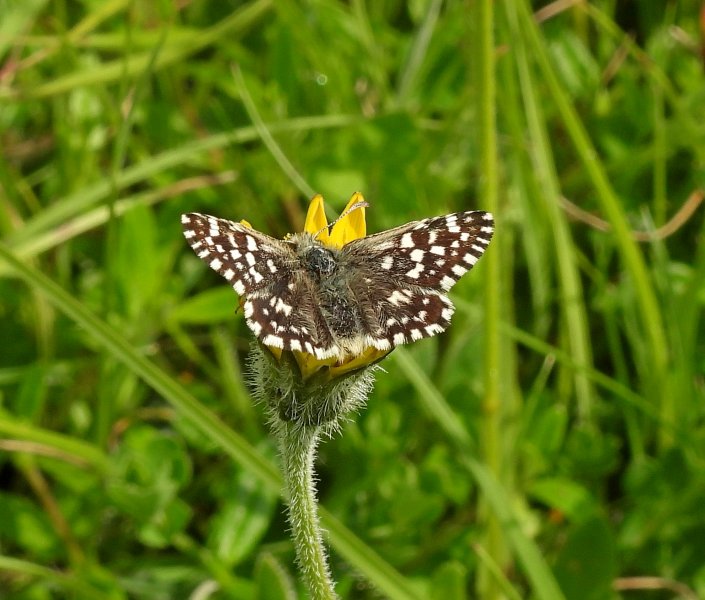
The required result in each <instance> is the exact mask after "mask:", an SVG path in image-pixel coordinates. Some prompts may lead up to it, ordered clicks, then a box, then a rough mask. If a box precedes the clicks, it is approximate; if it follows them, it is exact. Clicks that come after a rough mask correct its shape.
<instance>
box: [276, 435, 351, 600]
mask: <svg viewBox="0 0 705 600" xmlns="http://www.w3.org/2000/svg"><path fill="white" fill-rule="evenodd" d="M275 430H276V435H277V437H278V439H279V447H280V451H281V457H282V463H283V464H282V467H283V471H284V485H285V488H286V497H287V501H288V507H289V511H288V513H289V524H290V525H291V531H292V534H293V538H294V546H295V547H296V558H297V561H298V563H299V567H300V569H301V573H302V575H303V577H304V581H305V582H306V585H307V587H308V589H309V593H310V594H311V599H312V600H335V599H337V597H338V596H337V595H336V594H335V591H334V589H333V588H334V585H333V580H332V578H331V574H330V569H329V568H328V559H327V556H326V552H325V549H324V547H323V538H322V535H321V527H320V524H319V521H318V512H317V510H316V488H315V483H314V474H313V463H314V460H315V457H316V448H317V446H318V440H319V439H320V434H321V427H320V426H317V425H302V424H300V423H296V422H291V421H289V422H286V421H279V422H278V423H277V424H276V426H275Z"/></svg>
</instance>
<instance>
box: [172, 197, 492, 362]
mask: <svg viewBox="0 0 705 600" xmlns="http://www.w3.org/2000/svg"><path fill="white" fill-rule="evenodd" d="M182 224H183V228H184V235H185V237H186V239H187V240H188V242H189V244H190V245H191V247H192V248H193V250H194V251H195V252H196V254H197V255H198V256H199V258H201V259H202V260H203V261H205V262H206V263H207V264H208V265H209V266H210V267H211V268H212V269H213V270H215V271H217V272H218V273H219V274H220V275H222V276H223V277H224V278H225V279H227V280H228V281H229V282H230V284H231V285H232V286H233V288H234V289H235V291H236V292H237V293H238V294H239V295H240V296H242V297H243V310H244V315H245V319H246V321H247V325H248V326H249V328H250V329H251V330H252V331H253V333H254V334H255V335H256V336H257V337H258V338H259V339H260V340H261V341H262V342H263V343H264V344H266V345H268V346H273V347H277V348H282V349H284V350H298V351H302V352H308V353H309V354H313V355H314V356H316V357H317V358H319V359H326V358H329V357H333V356H337V357H339V358H341V359H342V358H343V357H344V356H346V355H350V354H353V355H354V354H356V353H357V352H360V351H362V350H363V349H364V348H365V347H369V346H374V347H376V348H378V349H380V350H388V349H391V348H393V347H394V346H397V345H399V344H404V343H407V342H411V341H414V340H418V339H421V338H424V337H429V336H432V335H435V334H437V333H440V332H441V331H443V330H445V329H446V327H448V325H449V324H450V318H451V316H452V315H453V311H454V307H453V304H452V302H451V301H450V300H449V299H448V297H447V296H446V294H447V292H448V291H449V290H450V288H451V287H452V286H453V285H454V284H455V283H456V282H457V281H458V279H459V278H460V277H461V276H462V275H464V274H465V273H466V272H467V271H469V270H470V269H471V268H472V267H473V266H474V265H475V263H476V262H477V261H478V259H479V258H480V256H482V254H483V253H484V251H485V249H486V248H487V246H488V244H489V243H490V240H491V238H492V233H493V231H494V229H493V225H494V222H493V219H492V215H490V214H489V213H486V212H482V211H471V212H460V213H453V214H449V215H445V216H441V217H434V218H431V219H424V220H422V221H414V222H412V223H407V224H406V225H402V226H401V227H397V228H395V229H390V230H388V231H384V232H382V233H379V234H376V235H371V236H368V237H365V238H362V239H358V240H354V241H352V242H350V243H349V244H347V245H346V246H344V247H343V248H342V250H338V249H333V248H328V247H326V246H324V245H323V244H321V243H320V242H319V241H317V240H316V239H314V237H313V236H311V235H310V234H299V235H295V236H291V238H288V239H287V240H286V241H280V240H276V239H274V238H272V237H269V236H267V235H265V234H263V233H260V232H258V231H255V230H254V229H251V228H249V227H246V226H245V225H242V224H239V223H233V222H232V221H227V220H225V219H218V218H216V217H211V216H208V215H201V214H197V213H189V214H186V215H183V217H182Z"/></svg>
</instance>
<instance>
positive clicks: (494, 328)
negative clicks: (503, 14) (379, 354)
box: [471, 0, 515, 600]
mask: <svg viewBox="0 0 705 600" xmlns="http://www.w3.org/2000/svg"><path fill="white" fill-rule="evenodd" d="M475 11H476V12H475V13H474V14H473V13H471V15H472V16H476V17H477V23H476V25H475V27H476V35H475V44H474V45H473V46H472V47H473V48H474V51H475V53H476V55H477V66H478V80H477V88H478V94H477V112H478V119H479V125H480V134H479V140H478V141H479V147H480V166H479V171H480V173H482V174H483V176H482V177H481V178H480V180H479V181H478V186H477V187H478V189H477V193H478V197H480V198H482V199H483V202H484V206H485V208H487V210H489V211H490V212H492V213H494V214H495V215H499V214H500V212H501V209H500V206H499V165H498V154H497V152H498V151H497V117H496V108H495V107H496V105H497V97H496V95H497V87H496V86H497V76H496V69H495V41H494V28H495V23H494V21H495V17H494V2H493V0H480V1H479V2H477V3H476V7H475ZM498 218H499V217H498ZM499 223H501V219H500V220H499ZM496 229H497V235H496V236H495V240H494V244H495V245H494V247H493V248H491V249H490V251H489V252H488V253H487V257H486V258H487V259H488V261H487V262H486V263H485V265H484V267H483V268H485V269H487V271H486V273H487V275H486V277H485V282H484V283H485V286H484V294H483V296H484V310H485V319H484V322H483V327H484V335H483V344H484V348H483V349H484V352H483V355H484V356H483V360H484V364H483V370H484V398H483V399H482V405H481V406H482V421H481V424H480V431H481V434H480V440H479V451H480V456H481V457H482V461H483V462H484V464H485V465H486V468H487V469H488V470H489V471H491V472H492V473H493V475H494V477H496V478H497V480H501V479H502V478H504V481H505V482H506V485H510V484H509V481H510V479H511V478H512V477H511V469H510V468H508V465H510V464H511V461H510V459H509V456H508V455H507V452H508V446H507V445H506V444H505V443H503V439H502V434H503V432H502V424H503V423H507V422H511V421H512V419H511V418H509V417H508V415H509V413H510V412H511V411H512V408H513V407H514V406H515V402H513V401H512V390H513V389H515V385H514V374H513V373H512V371H511V370H510V365H511V364H512V361H511V360H508V359H507V357H506V356H504V354H505V352H507V353H512V352H513V349H512V348H511V347H510V344H506V340H505V339H503V334H502V332H501V331H500V328H499V324H500V321H501V318H502V317H501V315H502V314H508V313H509V310H508V308H507V307H506V306H505V302H506V301H505V298H506V295H505V294H504V293H503V290H502V287H503V286H502V264H501V258H502V254H503V251H504V249H505V245H504V244H503V243H502V232H501V227H500V226H497V227H496ZM507 239H508V238H507ZM479 514H480V517H481V518H482V519H483V521H484V522H485V525H486V534H485V535H486V537H485V541H484V543H483V547H484V548H485V551H486V552H487V555H488V556H489V559H490V562H491V563H494V564H497V565H501V567H502V568H504V567H506V566H507V565H508V564H509V562H510V556H509V549H508V548H507V544H506V538H505V536H504V532H503V530H502V526H501V523H500V522H499V520H498V513H497V511H496V510H495V509H494V507H493V506H492V505H491V503H490V502H489V498H488V497H487V495H486V494H483V496H482V500H481V503H480V506H479ZM475 585H476V590H477V593H478V595H479V596H480V597H482V598H487V599H488V600H492V599H495V598H497V599H498V598H501V597H502V596H503V595H504V594H503V592H502V586H501V584H500V583H499V582H498V580H497V579H496V578H495V577H494V575H493V573H492V571H491V569H488V568H487V564H486V563H485V562H480V563H479V565H478V570H477V578H476V582H475Z"/></svg>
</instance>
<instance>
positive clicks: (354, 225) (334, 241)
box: [319, 192, 367, 248]
mask: <svg viewBox="0 0 705 600" xmlns="http://www.w3.org/2000/svg"><path fill="white" fill-rule="evenodd" d="M364 201H365V199H364V198H363V197H362V194H361V193H360V192H355V193H354V194H353V195H352V198H350V202H348V205H347V206H346V207H345V210H344V211H343V212H342V213H341V214H343V215H345V216H344V217H343V218H342V219H340V220H339V221H337V222H336V224H335V225H333V231H331V233H330V240H329V241H328V242H327V243H328V245H329V246H335V247H336V248H342V247H343V246H345V244H347V243H348V242H352V241H353V240H357V239H359V238H363V237H365V236H366V235H367V225H366V223H365V207H364V206H361V207H360V208H357V209H355V210H353V211H352V212H349V213H348V214H345V213H346V212H347V211H348V210H350V207H352V206H353V205H354V204H355V203H356V202H364ZM319 239H320V237H319Z"/></svg>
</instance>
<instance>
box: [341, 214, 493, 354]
mask: <svg viewBox="0 0 705 600" xmlns="http://www.w3.org/2000/svg"><path fill="white" fill-rule="evenodd" d="M493 231H494V220H493V218H492V215H491V214H490V213H487V212H483V211H469V212H460V213H452V214H449V215H444V216H440V217H433V218H430V219H424V220H422V221H413V222H411V223H407V224H406V225H402V226H400V227H396V228H394V229H390V230H388V231H383V232H381V233H378V234H375V235H371V236H368V237H366V238H361V239H358V240H354V241H352V242H350V243H349V244H347V245H346V246H345V247H344V248H343V253H344V255H345V257H346V260H347V261H349V263H350V266H351V269H350V270H351V271H352V272H353V273H354V275H351V278H354V279H355V283H354V284H353V285H351V290H352V291H353V293H354V294H355V296H356V301H357V302H358V303H359V304H360V305H361V306H362V307H363V308H364V310H363V317H364V321H365V324H366V328H367V331H366V335H367V338H368V340H367V341H368V343H370V344H371V345H373V346H375V347H376V348H379V349H383V350H384V349H387V348H390V347H392V346H396V345H398V344H404V343H407V342H410V341H414V340H418V339H421V338H424V337H430V336H432V335H436V334H437V333H440V332H441V331H444V330H445V329H446V328H447V327H448V325H449V324H450V318H451V316H452V315H453V311H454V307H453V303H452V302H451V301H450V300H449V299H448V298H447V297H446V293H447V292H448V291H449V290H450V288H451V287H453V285H455V283H456V282H457V281H458V279H460V277H462V276H463V275H464V274H465V273H466V272H467V271H469V270H470V269H471V268H472V267H473V266H474V265H475V263H476V262H477V261H478V259H479V258H480V257H481V256H482V254H483V253H484V251H485V249H486V248H487V246H488V244H489V243H490V240H491V239H492V234H493Z"/></svg>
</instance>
